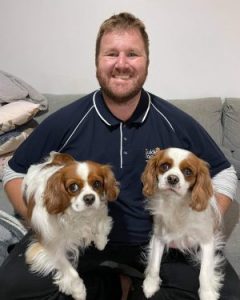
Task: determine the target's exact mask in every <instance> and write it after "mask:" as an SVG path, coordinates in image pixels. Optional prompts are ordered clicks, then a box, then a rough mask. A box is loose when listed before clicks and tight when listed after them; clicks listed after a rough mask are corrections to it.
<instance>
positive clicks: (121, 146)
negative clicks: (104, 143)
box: [119, 122, 123, 169]
mask: <svg viewBox="0 0 240 300" xmlns="http://www.w3.org/2000/svg"><path fill="white" fill-rule="evenodd" d="M122 126H123V123H122V122H121V123H120V127H119V129H120V169H122V168H123V132H122Z"/></svg>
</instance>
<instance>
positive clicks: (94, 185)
mask: <svg viewBox="0 0 240 300" xmlns="http://www.w3.org/2000/svg"><path fill="white" fill-rule="evenodd" d="M101 187H102V182H101V181H99V180H96V181H94V182H93V188H94V189H96V190H97V189H100V188H101Z"/></svg>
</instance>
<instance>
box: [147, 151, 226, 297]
mask: <svg viewBox="0 0 240 300" xmlns="http://www.w3.org/2000/svg"><path fill="white" fill-rule="evenodd" d="M142 182H143V193H144V195H145V196H146V198H147V199H148V200H149V201H148V202H147V208H148V209H149V210H150V213H151V214H152V215H153V234H152V237H151V241H150V244H149V253H148V257H147V267H146V270H145V280H144V282H143V290H144V294H145V296H146V297H147V298H149V297H151V296H152V295H153V294H154V293H155V292H156V291H157V290H158V289H159V288H160V284H161V279H160V276H159V274H160V264H161V258H162V255H163V251H164V248H165V247H166V248H168V247H170V246H171V245H174V247H176V248H178V249H180V250H181V251H183V252H189V253H190V254H192V255H193V258H194V260H195V261H196V258H198V260H199V262H200V275H199V284H200V288H199V291H198V293H199V297H200V299H201V300H217V299H219V289H220V287H221V284H222V280H223V273H222V272H221V271H219V266H220V264H221V263H222V261H223V258H222V256H220V255H219V254H217V253H216V250H217V249H220V248H221V247H222V245H223V243H222V239H221V235H220V224H221V215H220V212H219V210H218V208H217V203H216V199H215V197H214V193H213V187H212V183H211V178H210V175H209V169H208V165H207V163H206V162H204V161H203V160H201V159H199V158H198V157H197V156H196V155H194V154H193V153H191V152H189V151H187V150H184V149H179V148H168V149H166V150H158V151H157V152H156V154H155V155H154V156H153V157H152V158H150V160H149V161H148V163H147V165H146V168H145V170H144V172H143V175H142ZM199 249H200V250H199ZM198 250H199V251H198ZM183 276H184V274H183Z"/></svg>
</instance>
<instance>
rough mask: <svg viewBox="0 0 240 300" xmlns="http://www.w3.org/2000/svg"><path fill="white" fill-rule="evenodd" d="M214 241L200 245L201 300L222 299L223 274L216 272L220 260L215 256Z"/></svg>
mask: <svg viewBox="0 0 240 300" xmlns="http://www.w3.org/2000/svg"><path fill="white" fill-rule="evenodd" d="M214 244H215V243H214V239H212V240H211V241H210V242H208V243H205V244H202V245H200V247H201V268H200V277H199V284H200V288H199V297H200V300H217V299H219V297H220V294H219V290H220V287H221V281H222V278H223V275H222V273H220V272H219V271H218V270H216V268H217V266H218V262H219V261H220V260H219V258H218V257H217V256H216V254H215V247H214Z"/></svg>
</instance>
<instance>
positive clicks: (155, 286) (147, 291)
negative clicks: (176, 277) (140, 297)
mask: <svg viewBox="0 0 240 300" xmlns="http://www.w3.org/2000/svg"><path fill="white" fill-rule="evenodd" d="M160 284H161V279H160V277H159V276H155V277H152V276H150V275H147V276H146V278H145V279H144V281H143V292H144V295H145V297H146V298H150V297H152V296H153V295H154V294H155V293H156V292H157V291H158V290H159V288H160Z"/></svg>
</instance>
